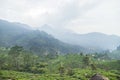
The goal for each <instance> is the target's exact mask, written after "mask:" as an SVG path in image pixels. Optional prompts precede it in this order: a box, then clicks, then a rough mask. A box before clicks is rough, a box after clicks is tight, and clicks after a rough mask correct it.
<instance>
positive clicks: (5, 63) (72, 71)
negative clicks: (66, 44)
mask: <svg viewBox="0 0 120 80" xmlns="http://www.w3.org/2000/svg"><path fill="white" fill-rule="evenodd" d="M52 56H54V57H51V56H50V54H46V55H36V54H33V53H32V52H30V51H26V50H25V49H24V48H23V47H21V46H17V45H16V46H13V47H11V48H4V47H1V48H0V80H8V79H12V80H87V79H90V78H91V76H93V75H94V74H96V73H99V74H102V75H104V76H106V77H108V78H109V79H110V80H119V79H120V60H112V59H110V58H109V56H108V55H107V54H106V53H105V54H98V53H93V54H84V53H80V54H77V53H75V54H64V55H62V54H57V53H56V54H54V55H52Z"/></svg>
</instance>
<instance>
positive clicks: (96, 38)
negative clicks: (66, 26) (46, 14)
mask: <svg viewBox="0 0 120 80" xmlns="http://www.w3.org/2000/svg"><path fill="white" fill-rule="evenodd" d="M46 26H47V27H46ZM39 30H43V31H45V32H47V33H48V34H51V35H53V36H54V37H55V38H57V39H59V40H61V41H63V42H66V43H69V44H73V45H80V46H83V47H86V48H89V49H92V50H94V49H95V50H114V49H116V48H117V46H118V45H120V36H116V35H107V34H103V33H99V32H92V33H88V34H77V33H73V32H71V31H67V30H59V29H55V28H51V26H49V25H43V26H41V27H40V28H39Z"/></svg>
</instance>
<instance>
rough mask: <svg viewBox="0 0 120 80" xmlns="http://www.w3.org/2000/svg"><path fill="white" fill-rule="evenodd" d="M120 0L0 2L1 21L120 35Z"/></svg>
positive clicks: (23, 0)
mask: <svg viewBox="0 0 120 80" xmlns="http://www.w3.org/2000/svg"><path fill="white" fill-rule="evenodd" d="M119 3H120V0H0V19H4V20H8V21H11V22H21V23H25V24H28V25H31V26H32V27H34V28H38V27H41V26H42V25H44V24H47V25H50V26H51V27H52V28H54V29H55V30H61V31H62V30H68V31H71V32H75V33H88V32H102V33H105V34H116V35H119V36H120V31H119V30H120V5H119Z"/></svg>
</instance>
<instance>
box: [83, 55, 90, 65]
mask: <svg viewBox="0 0 120 80" xmlns="http://www.w3.org/2000/svg"><path fill="white" fill-rule="evenodd" d="M83 64H84V65H85V67H87V66H89V65H90V57H89V56H88V55H86V56H85V57H84V58H83Z"/></svg>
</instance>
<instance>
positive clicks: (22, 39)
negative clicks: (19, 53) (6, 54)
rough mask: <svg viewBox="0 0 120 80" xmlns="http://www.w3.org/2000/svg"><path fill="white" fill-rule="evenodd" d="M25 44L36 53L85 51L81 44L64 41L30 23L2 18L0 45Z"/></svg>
mask: <svg viewBox="0 0 120 80" xmlns="http://www.w3.org/2000/svg"><path fill="white" fill-rule="evenodd" d="M14 45H19V46H23V47H24V48H25V49H27V50H31V51H32V52H35V53H38V54H39V53H46V54H47V53H78V52H81V51H85V48H82V47H80V46H74V45H69V44H66V43H63V42H61V41H59V40H57V39H55V38H54V37H53V36H51V35H49V34H47V33H45V32H43V31H38V30H31V28H30V27H29V26H28V25H25V24H21V23H11V22H7V21H3V20H0V46H1V47H11V46H14Z"/></svg>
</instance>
